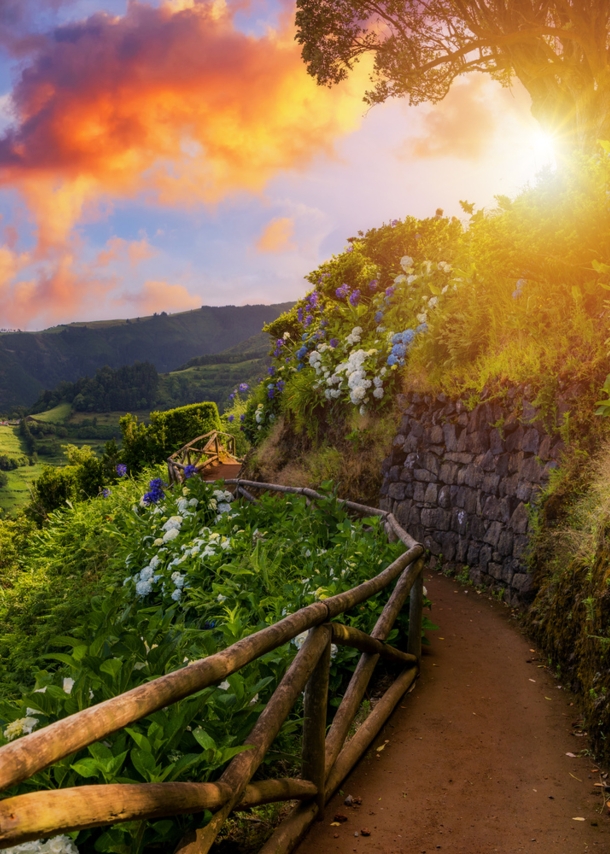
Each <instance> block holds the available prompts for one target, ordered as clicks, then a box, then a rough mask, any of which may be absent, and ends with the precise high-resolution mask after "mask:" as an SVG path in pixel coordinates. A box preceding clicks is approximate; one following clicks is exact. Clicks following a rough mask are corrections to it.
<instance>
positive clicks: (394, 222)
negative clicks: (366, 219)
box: [390, 219, 398, 228]
mask: <svg viewBox="0 0 610 854" xmlns="http://www.w3.org/2000/svg"><path fill="white" fill-rule="evenodd" d="M390 225H391V226H392V228H394V226H396V225H398V220H397V219H393V220H391V221H390Z"/></svg>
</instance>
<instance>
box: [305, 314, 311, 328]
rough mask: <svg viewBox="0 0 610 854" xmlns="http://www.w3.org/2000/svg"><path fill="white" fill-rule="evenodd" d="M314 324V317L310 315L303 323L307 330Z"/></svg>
mask: <svg viewBox="0 0 610 854" xmlns="http://www.w3.org/2000/svg"><path fill="white" fill-rule="evenodd" d="M312 323H313V317H312V316H311V314H308V315H307V317H306V318H305V322H304V323H303V326H304V327H305V328H306V329H307V327H308V326H311V324H312Z"/></svg>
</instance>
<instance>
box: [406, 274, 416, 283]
mask: <svg viewBox="0 0 610 854" xmlns="http://www.w3.org/2000/svg"><path fill="white" fill-rule="evenodd" d="M417 278H418V277H417V276H416V275H415V274H414V273H412V274H411V275H410V276H407V284H408V285H412V284H413V282H416V281H417Z"/></svg>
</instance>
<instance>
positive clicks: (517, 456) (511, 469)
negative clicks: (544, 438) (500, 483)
mask: <svg viewBox="0 0 610 854" xmlns="http://www.w3.org/2000/svg"><path fill="white" fill-rule="evenodd" d="M524 457H525V454H524V453H523V451H517V452H516V453H514V454H511V455H510V459H509V461H508V474H514V473H515V472H516V471H519V468H520V467H521V465H522V463H523V460H524Z"/></svg>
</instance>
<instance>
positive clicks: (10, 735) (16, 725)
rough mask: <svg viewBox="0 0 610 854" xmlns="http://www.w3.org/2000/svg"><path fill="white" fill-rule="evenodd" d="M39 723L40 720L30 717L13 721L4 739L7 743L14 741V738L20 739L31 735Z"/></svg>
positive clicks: (6, 730) (5, 731)
mask: <svg viewBox="0 0 610 854" xmlns="http://www.w3.org/2000/svg"><path fill="white" fill-rule="evenodd" d="M37 723H38V718H33V717H30V715H27V716H26V717H25V718H18V719H17V720H16V721H11V723H10V724H9V725H8V726H7V728H6V729H5V730H4V737H5V738H6V740H7V741H12V740H13V739H14V738H19V737H20V736H22V735H29V734H30V733H31V732H32V730H33V729H34V728H35V727H36V724H37Z"/></svg>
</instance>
